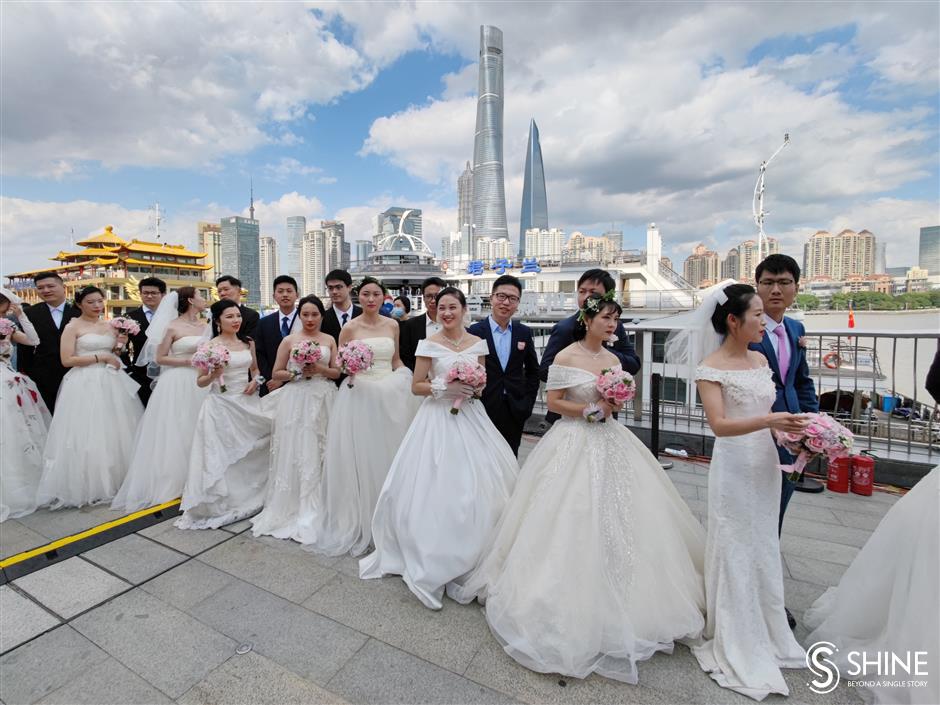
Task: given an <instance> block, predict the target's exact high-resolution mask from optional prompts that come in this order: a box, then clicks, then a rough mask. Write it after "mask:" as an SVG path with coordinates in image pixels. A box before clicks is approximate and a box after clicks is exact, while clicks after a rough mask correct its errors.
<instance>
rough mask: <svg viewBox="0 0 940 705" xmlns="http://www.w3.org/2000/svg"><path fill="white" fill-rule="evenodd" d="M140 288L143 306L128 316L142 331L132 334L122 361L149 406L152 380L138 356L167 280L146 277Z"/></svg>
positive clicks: (138, 392)
mask: <svg viewBox="0 0 940 705" xmlns="http://www.w3.org/2000/svg"><path fill="white" fill-rule="evenodd" d="M138 288H139V290H140V300H141V306H139V307H138V308H135V309H133V310H132V311H130V312H129V313H128V314H127V317H128V318H131V319H133V320H134V321H136V322H137V324H138V325H139V326H140V332H139V333H138V334H137V335H134V336H131V339H130V341H129V342H130V345H129V346H128V347H127V348H126V349H125V350H124V353H123V354H122V355H121V361H122V362H123V363H124V368H125V370H126V371H127V374H129V375H130V376H131V379H133V380H134V381H135V382H137V384H139V385H140V389H138V390H137V396H138V397H140V400H141V401H142V402H143V403H144V406H147V402H148V401H150V394H151V389H150V382H151V380H150V378H149V377H148V376H147V368H146V367H138V366H137V358H138V357H140V352H141V350H143V349H144V344H145V343H146V342H147V328H149V327H150V321H152V320H153V316H154V314H155V313H156V312H157V306H159V305H160V301H162V300H163V297H164V296H165V295H166V282H165V281H163V280H162V279H157V278H156V277H146V278H145V279H141V280H140V285H139V287H138Z"/></svg>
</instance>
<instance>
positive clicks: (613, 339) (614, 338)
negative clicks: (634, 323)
mask: <svg viewBox="0 0 940 705" xmlns="http://www.w3.org/2000/svg"><path fill="white" fill-rule="evenodd" d="M618 340H620V338H618V337H617V336H616V335H612V336H610V337H609V338H608V339H607V340H605V341H604V345H613V344H614V343H616V342H617V341H618Z"/></svg>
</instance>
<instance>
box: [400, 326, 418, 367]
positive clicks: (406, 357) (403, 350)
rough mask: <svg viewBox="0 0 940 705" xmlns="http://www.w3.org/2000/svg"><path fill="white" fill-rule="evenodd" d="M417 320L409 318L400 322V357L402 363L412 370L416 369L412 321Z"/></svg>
mask: <svg viewBox="0 0 940 705" xmlns="http://www.w3.org/2000/svg"><path fill="white" fill-rule="evenodd" d="M416 320H418V319H417V318H409V319H408V320H407V321H405V322H404V323H399V324H398V357H399V359H401V361H402V364H404V365H405V367H407V368H408V369H409V370H411V371H412V372H414V371H415V349H414V346H412V344H411V327H412V326H413V325H414V323H412V321H416Z"/></svg>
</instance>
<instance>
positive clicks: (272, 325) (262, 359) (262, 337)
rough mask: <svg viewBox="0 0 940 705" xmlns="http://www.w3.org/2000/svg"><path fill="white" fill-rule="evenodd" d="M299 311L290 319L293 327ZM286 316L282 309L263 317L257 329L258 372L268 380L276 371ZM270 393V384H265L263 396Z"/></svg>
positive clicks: (262, 388)
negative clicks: (282, 321) (282, 324)
mask: <svg viewBox="0 0 940 705" xmlns="http://www.w3.org/2000/svg"><path fill="white" fill-rule="evenodd" d="M297 315H298V313H297V311H294V313H293V314H291V315H290V316H289V318H288V321H289V324H290V325H293V323H294V319H295V318H296V317H297ZM283 317H284V314H283V313H281V311H280V309H278V310H277V311H275V312H274V313H269V314H268V315H267V316H263V317H262V318H261V320H259V321H258V325H257V327H256V328H255V335H254V340H255V357H257V358H258V371H259V372H260V373H261V376H262V377H264V378H265V379H266V380H269V379H271V373H272V371H273V369H274V362H275V360H277V349H278V347H280V345H281V341H282V340H283V339H284V336H283V335H281V318H283ZM267 393H268V383H267V382H265V383H264V384H263V385H262V387H261V396H264V395H265V394H267Z"/></svg>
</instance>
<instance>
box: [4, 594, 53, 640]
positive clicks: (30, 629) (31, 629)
mask: <svg viewBox="0 0 940 705" xmlns="http://www.w3.org/2000/svg"><path fill="white" fill-rule="evenodd" d="M58 623H59V620H58V619H56V618H55V617H53V616H52V615H51V614H49V613H48V612H46V611H45V610H44V609H43V608H42V607H40V606H39V605H37V604H36V603H35V602H33V601H32V600H30V599H29V598H28V597H25V596H24V595H21V594H19V593H18V592H17V591H16V590H14V589H13V588H12V587H10V586H9V585H0V653H3V652H5V651H9V650H10V649H12V648H13V647H15V646H19V645H20V644H22V643H23V642H24V641H29V640H30V639H32V638H33V637H34V636H36V635H37V634H42V633H43V632H44V631H46V630H48V629H52V628H53V627H54V626H56V625H57V624H58Z"/></svg>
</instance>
